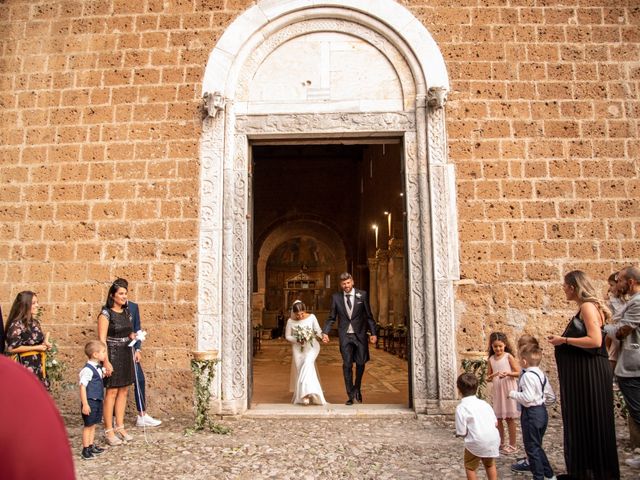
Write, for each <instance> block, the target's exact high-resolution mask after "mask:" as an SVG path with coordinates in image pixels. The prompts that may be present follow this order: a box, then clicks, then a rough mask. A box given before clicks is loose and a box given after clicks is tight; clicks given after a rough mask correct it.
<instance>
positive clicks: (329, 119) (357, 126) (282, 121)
mask: <svg viewBox="0 0 640 480" xmlns="http://www.w3.org/2000/svg"><path fill="white" fill-rule="evenodd" d="M237 128H238V131H239V132H242V133H244V134H247V135H252V134H258V133H259V134H269V133H309V132H320V133H331V132H336V133H341V134H344V132H345V131H348V132H406V131H414V130H415V121H414V115H412V114H411V113H410V112H398V113H395V112H393V113H326V114H321V113H312V114H304V113H299V114H296V113H292V114H281V115H239V116H238V117H237Z"/></svg>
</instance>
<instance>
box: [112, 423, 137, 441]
mask: <svg viewBox="0 0 640 480" xmlns="http://www.w3.org/2000/svg"><path fill="white" fill-rule="evenodd" d="M113 431H114V432H116V435H118V436H119V437H120V438H121V439H122V440H124V441H125V442H130V441H132V440H133V437H132V436H131V435H129V434H128V433H127V431H126V430H125V429H124V425H121V426H119V427H117V426H116V428H114V429H113Z"/></svg>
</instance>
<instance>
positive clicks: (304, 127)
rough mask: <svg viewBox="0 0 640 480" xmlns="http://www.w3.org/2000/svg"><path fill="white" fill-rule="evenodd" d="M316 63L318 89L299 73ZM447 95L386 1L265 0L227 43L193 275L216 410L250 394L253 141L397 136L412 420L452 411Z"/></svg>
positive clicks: (452, 242) (436, 66) (414, 31)
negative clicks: (217, 356) (216, 353)
mask: <svg viewBox="0 0 640 480" xmlns="http://www.w3.org/2000/svg"><path fill="white" fill-rule="evenodd" d="M345 44H348V45H350V49H345V48H341V46H344V45H345ZM301 49H302V50H301ZM305 49H306V50H305ZM354 52H356V55H355V56H354V55H353V53H354ZM301 53H304V55H302V54H301ZM308 58H311V59H312V61H311V62H310V63H306V62H305V61H302V60H303V59H308ZM296 65H297V66H299V67H300V68H298V69H296V68H293V67H294V66H296ZM358 65H359V66H360V67H359V68H358ZM315 66H319V67H318V70H317V71H316V72H315V77H314V81H307V80H305V78H306V75H305V77H302V76H300V77H298V74H300V73H301V72H302V71H304V72H305V74H306V73H308V72H307V70H308V69H309V68H315ZM279 67H280V68H279ZM371 71H373V73H375V74H371ZM354 72H360V73H362V75H356V76H354V75H353V74H354ZM367 72H368V73H367ZM293 80H296V81H297V80H300V81H299V82H293ZM294 83H295V84H296V88H293V87H292V86H293V85H294ZM447 89H448V79H447V73H446V68H445V65H444V61H443V59H442V56H441V54H440V51H439V49H438V47H437V45H436V44H435V42H434V41H433V39H432V38H431V36H430V35H429V33H428V32H427V31H426V29H425V28H424V26H423V25H422V24H420V22H419V21H418V20H417V19H415V18H414V17H413V16H412V15H411V14H410V12H408V11H407V10H406V9H404V8H403V7H402V6H400V5H398V4H397V3H395V2H394V1H391V0H388V1H386V0H381V1H378V2H362V1H359V0H342V1H327V2H322V3H321V4H316V5H309V2H305V1H295V0H294V1H289V2H271V1H263V2H258V4H257V5H256V6H254V7H252V8H251V9H249V10H248V11H247V12H245V14H243V15H242V16H241V17H239V18H238V19H236V21H235V22H234V23H233V24H232V25H231V26H230V27H229V29H228V30H227V31H226V32H225V34H224V35H223V37H222V38H221V39H220V41H219V42H218V45H217V46H216V48H215V49H214V51H213V52H212V54H211V57H210V59H209V63H208V65H207V69H206V72H205V79H204V82H203V92H204V94H205V96H206V98H207V99H208V101H209V114H210V116H209V117H208V118H207V119H206V120H205V123H204V129H203V137H202V142H201V164H202V169H201V213H200V221H201V223H200V249H199V271H198V279H199V303H198V348H200V349H208V348H216V349H219V350H220V351H221V356H222V363H221V364H220V366H219V367H218V368H219V375H218V376H217V378H216V384H215V385H214V388H213V395H214V398H215V399H216V401H215V404H216V408H217V410H218V411H219V412H220V413H229V414H235V413H242V412H243V411H245V410H246V409H247V407H248V397H249V390H250V386H249V369H250V365H249V355H248V353H249V351H250V339H251V321H250V319H251V311H250V308H251V305H250V292H251V286H252V278H251V277H252V272H251V265H252V262H251V248H250V246H249V244H248V243H249V239H250V238H251V234H250V233H251V222H250V216H251V212H250V208H249V206H250V205H251V201H250V192H251V190H250V165H251V162H250V155H251V154H250V152H251V150H250V142H252V141H256V140H265V139H287V138H288V139H309V138H323V139H329V140H336V139H341V140H344V139H349V138H352V139H362V138H377V137H381V136H383V137H396V138H399V139H400V141H401V142H402V148H403V152H404V159H403V162H404V182H405V189H406V215H407V219H406V224H407V239H406V241H407V246H408V247H407V252H406V253H407V257H408V269H409V275H408V277H409V292H410V293H409V310H410V312H409V313H410V321H411V339H410V340H411V347H412V348H411V352H412V353H411V358H410V363H411V366H412V369H411V372H412V374H411V384H412V396H413V398H412V404H413V406H414V409H415V410H416V411H418V412H428V411H433V412H435V411H449V410H450V409H451V407H452V405H453V401H454V400H455V396H456V394H455V377H456V373H457V367H456V358H455V337H454V315H453V281H454V280H456V279H457V278H458V276H459V274H458V256H457V248H458V241H457V227H456V209H455V191H454V171H453V168H452V166H451V165H448V164H447V161H446V160H447V159H446V131H445V122H444V108H443V106H444V101H445V96H446V91H447ZM340 92H342V93H340Z"/></svg>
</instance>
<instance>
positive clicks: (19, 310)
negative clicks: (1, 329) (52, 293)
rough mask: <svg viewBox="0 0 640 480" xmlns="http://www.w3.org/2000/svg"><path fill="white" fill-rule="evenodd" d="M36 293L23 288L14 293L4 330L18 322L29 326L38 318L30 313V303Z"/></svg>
mask: <svg viewBox="0 0 640 480" xmlns="http://www.w3.org/2000/svg"><path fill="white" fill-rule="evenodd" d="M36 296H37V295H36V294H35V293H34V292H32V291H30V290H25V291H23V292H20V293H19V294H18V295H16V299H15V300H14V301H13V305H11V311H10V312H9V317H8V318H7V326H6V328H5V331H6V332H9V328H10V327H11V325H13V324H14V323H17V322H20V323H22V325H23V326H24V328H27V329H28V328H31V326H32V325H34V324H35V323H36V322H37V321H38V320H37V319H36V318H34V317H33V315H31V305H32V304H33V297H36Z"/></svg>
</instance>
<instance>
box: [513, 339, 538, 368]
mask: <svg viewBox="0 0 640 480" xmlns="http://www.w3.org/2000/svg"><path fill="white" fill-rule="evenodd" d="M518 355H519V356H520V358H522V359H524V360H526V362H527V365H529V366H531V367H537V366H538V365H540V362H541V361H542V349H541V348H540V347H539V346H538V344H537V343H527V344H524V345H523V346H522V347H520V350H519V352H518Z"/></svg>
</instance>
